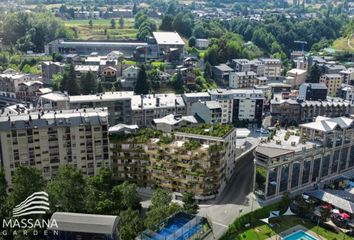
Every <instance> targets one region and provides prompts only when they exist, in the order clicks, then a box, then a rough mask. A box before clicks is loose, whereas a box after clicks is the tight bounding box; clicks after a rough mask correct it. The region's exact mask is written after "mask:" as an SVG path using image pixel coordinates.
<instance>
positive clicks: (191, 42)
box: [188, 36, 196, 47]
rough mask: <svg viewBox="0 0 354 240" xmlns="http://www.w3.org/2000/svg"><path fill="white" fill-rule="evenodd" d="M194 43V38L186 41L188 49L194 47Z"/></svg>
mask: <svg viewBox="0 0 354 240" xmlns="http://www.w3.org/2000/svg"><path fill="white" fill-rule="evenodd" d="M195 43H196V39H195V37H193V36H192V37H190V38H189V39H188V46H189V47H195Z"/></svg>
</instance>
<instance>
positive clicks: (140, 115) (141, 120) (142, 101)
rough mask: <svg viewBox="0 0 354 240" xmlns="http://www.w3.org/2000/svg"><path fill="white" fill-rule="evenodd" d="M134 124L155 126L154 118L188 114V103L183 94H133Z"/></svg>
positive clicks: (132, 121)
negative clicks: (185, 101)
mask: <svg viewBox="0 0 354 240" xmlns="http://www.w3.org/2000/svg"><path fill="white" fill-rule="evenodd" d="M130 107H131V112H132V118H131V119H132V120H131V123H132V124H136V125H138V126H143V127H151V126H153V122H154V121H153V120H154V119H156V118H161V117H165V116H167V115H169V114H174V115H186V113H187V110H186V105H185V103H184V101H183V98H182V96H181V95H177V94H174V93H167V94H147V95H141V96H139V95H133V96H132V97H131V106H130Z"/></svg>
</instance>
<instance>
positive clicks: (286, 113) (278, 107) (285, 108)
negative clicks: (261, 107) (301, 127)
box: [270, 99, 301, 126]
mask: <svg viewBox="0 0 354 240" xmlns="http://www.w3.org/2000/svg"><path fill="white" fill-rule="evenodd" d="M270 114H271V116H272V124H275V123H277V122H279V123H280V124H281V125H282V126H286V125H288V126H296V125H298V124H299V122H300V118H301V105H300V104H299V103H298V102H297V101H296V100H292V99H288V100H276V99H272V100H271V101H270Z"/></svg>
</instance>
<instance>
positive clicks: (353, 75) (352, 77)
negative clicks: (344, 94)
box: [339, 68, 354, 85]
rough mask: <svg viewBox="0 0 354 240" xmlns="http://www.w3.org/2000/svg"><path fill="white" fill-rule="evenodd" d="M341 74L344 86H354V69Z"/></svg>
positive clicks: (343, 71)
mask: <svg viewBox="0 0 354 240" xmlns="http://www.w3.org/2000/svg"><path fill="white" fill-rule="evenodd" d="M339 74H340V75H341V76H342V77H343V83H344V84H349V85H354V68H348V69H346V70H342V71H340V72H339Z"/></svg>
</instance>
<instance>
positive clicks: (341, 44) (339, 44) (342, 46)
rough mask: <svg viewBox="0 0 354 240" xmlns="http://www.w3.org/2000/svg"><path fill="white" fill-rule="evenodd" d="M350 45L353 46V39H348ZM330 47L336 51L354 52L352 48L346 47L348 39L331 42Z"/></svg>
mask: <svg viewBox="0 0 354 240" xmlns="http://www.w3.org/2000/svg"><path fill="white" fill-rule="evenodd" d="M350 44H351V45H352V46H354V39H353V38H352V39H350ZM332 47H333V48H334V49H335V50H337V51H347V52H354V50H353V49H352V48H350V47H349V46H348V39H347V38H338V39H336V40H335V41H334V42H333V45H332Z"/></svg>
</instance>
